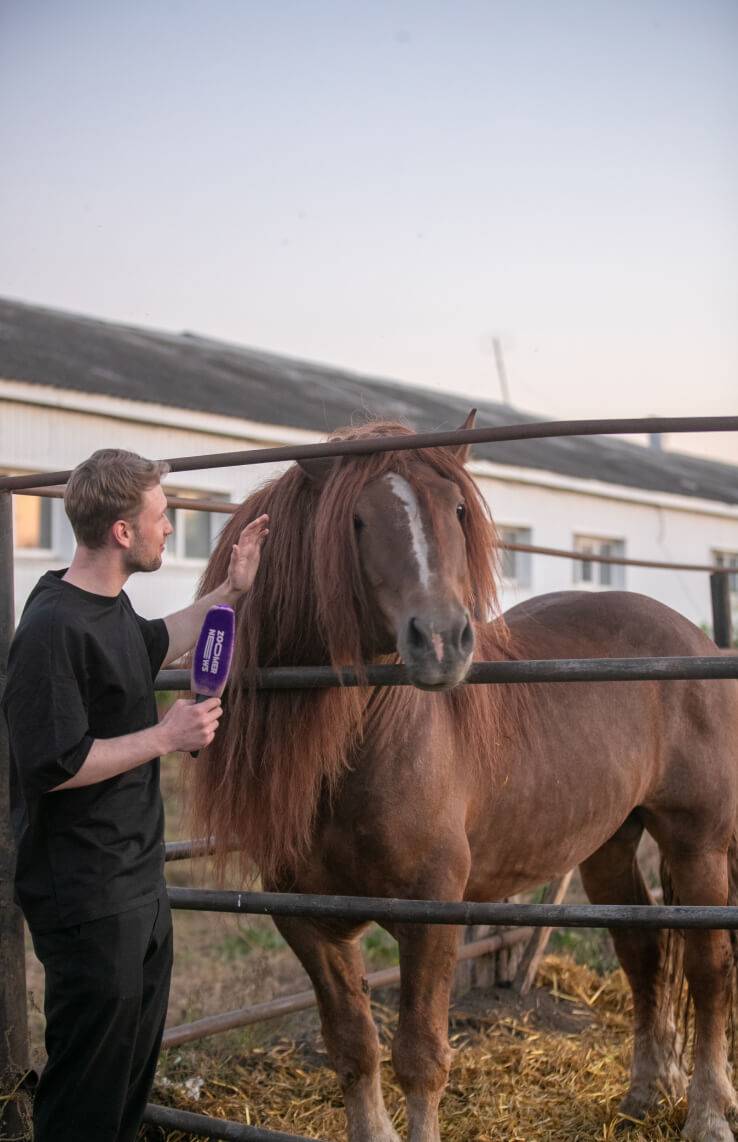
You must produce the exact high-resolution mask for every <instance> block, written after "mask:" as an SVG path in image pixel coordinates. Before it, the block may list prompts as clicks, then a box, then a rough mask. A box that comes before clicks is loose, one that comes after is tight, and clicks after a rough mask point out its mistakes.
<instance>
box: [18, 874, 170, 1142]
mask: <svg viewBox="0 0 738 1142" xmlns="http://www.w3.org/2000/svg"><path fill="white" fill-rule="evenodd" d="M33 945H34V948H35V951H36V955H37V956H38V958H39V959H40V960H41V962H42V964H43V965H44V968H45V970H46V996H45V1011H46V1050H47V1053H48V1057H49V1058H48V1062H47V1064H46V1066H45V1067H44V1070H43V1073H42V1075H41V1079H40V1081H39V1085H38V1089H37V1091H36V1097H35V1099H34V1109H33V1126H34V1140H35V1142H134V1139H135V1137H136V1134H137V1132H138V1127H139V1124H140V1122H141V1116H142V1115H143V1112H144V1107H145V1106H146V1101H147V1099H148V1096H149V1091H150V1089H151V1084H152V1082H153V1081H154V1072H155V1070H156V1061H157V1058H158V1055H159V1047H160V1045H161V1037H162V1033H163V1030H164V1019H165V1017H166V1012H167V999H168V996H169V977H170V974H171V967H172V920H171V914H170V911H169V901H168V900H167V897H166V893H163V894H162V896H161V897H160V898H159V900H155V901H154V902H153V903H151V904H145V905H143V907H141V908H134V909H132V910H131V911H130V912H123V913H121V914H120V915H116V916H107V917H105V918H104V919H102V920H91V921H89V922H88V923H85V924H80V925H78V926H77V927H73V928H64V929H62V930H60V931H56V932H44V933H41V934H39V933H35V934H34V935H33Z"/></svg>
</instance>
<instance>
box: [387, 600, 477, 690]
mask: <svg viewBox="0 0 738 1142" xmlns="http://www.w3.org/2000/svg"><path fill="white" fill-rule="evenodd" d="M397 649H398V650H399V652H400V654H401V656H402V659H403V662H404V663H405V665H406V667H407V672H408V677H409V679H410V681H411V682H412V684H413V686H417V687H418V689H420V690H451V689H453V687H454V686H458V684H459V683H460V682H463V680H464V678H465V677H466V675H467V673H468V671H469V667H470V666H471V661H472V653H473V651H474V629H473V627H472V624H471V619H470V616H469V612H468V611H467V610H466V609H465V608H463V609H461V610H460V612H459V613H457V614H455V615H454V616H453V618H451V619H449V618H448V616H446V617H445V621H443V622H441V621H439V619H438V617H437V616H432V615H431V616H422V615H417V614H416V615H413V616H412V617H411V618H410V619H408V621H407V623H406V624H405V629H404V630H403V631H402V634H401V635H400V638H399V639H398V645H397Z"/></svg>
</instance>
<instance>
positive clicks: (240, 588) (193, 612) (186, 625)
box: [162, 515, 269, 666]
mask: <svg viewBox="0 0 738 1142" xmlns="http://www.w3.org/2000/svg"><path fill="white" fill-rule="evenodd" d="M268 522H269V516H267V515H260V516H259V517H258V518H257V519H254V520H252V521H251V523H247V524H246V527H245V528H244V529H243V531H242V532H241V534H240V535H239V537H238V543H234V544H233V548H232V550H231V558H230V562H229V564H228V571H227V573H226V577H225V579H224V580H223V582H222V583H221V584H220V586H219V587H216V588H215V590H214V591H210V592H209V593H208V594H207V595H202V596H201V597H200V598H199V599H197V600H196V601H195V602H194V603H192V604H191V605H190V606H189V607H185V608H184V610H182V611H176V612H175V613H174V614H173V615H167V616H166V618H165V619H164V622H165V623H166V625H167V631H168V633H169V649H168V651H167V656H166V658H165V659H164V662H163V663H162V665H163V666H168V665H169V663H170V662H176V660H177V659H178V658H179V657H180V655H182V654H184V653H185V651H187V650H191V649H192V647H193V646H194V645H195V643H196V641H197V636H198V634H199V632H200V627H201V626H202V624H203V622H204V621H205V615H206V614H207V613H208V611H209V610H210V608H211V607H212V606H215V604H216V603H226V604H227V605H228V606H229V607H234V606H235V605H236V603H237V602H238V600H239V598H240V597H241V595H243V593H244V592H245V591H248V589H249V587H250V586H251V584H252V583H253V581H254V578H255V577H256V572H257V571H258V569H259V560H260V559H261V545H262V544H263V542H264V540H265V539H266V537H267V536H268V535H269V528H268V527H267V524H268Z"/></svg>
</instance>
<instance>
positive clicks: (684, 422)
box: [0, 416, 738, 492]
mask: <svg viewBox="0 0 738 1142" xmlns="http://www.w3.org/2000/svg"><path fill="white" fill-rule="evenodd" d="M736 430H738V416H650V417H640V418H633V417H627V418H619V419H609V420H543V421H532V422H530V423H529V424H509V425H503V426H501V427H497V428H464V429H456V430H453V431H448V432H417V433H413V434H411V435H408V436H383V437H379V436H375V437H371V438H365V439H363V440H331V441H322V442H321V443H319V444H297V445H294V444H293V445H287V446H285V447H279V448H250V449H248V450H246V451H242V452H219V453H215V454H211V455H205V456H174V457H171V458H169V459H167V461H166V462H167V463H168V464H169V467H170V469H171V471H172V472H195V471H197V470H198V469H202V468H235V467H240V466H241V465H246V464H272V463H277V462H280V461H283V460H306V459H310V458H314V457H319V456H367V455H369V454H371V453H373V452H407V451H411V450H412V449H415V448H439V447H452V446H454V445H459V444H492V443H502V442H503V441H510V440H542V439H544V438H548V437H554V436H602V435H607V434H610V435H619V436H627V435H635V436H643V435H648V434H649V433H652V432H669V433H674V432H732V431H736ZM70 474H71V470H70V469H67V470H66V471H64V472H45V473H40V474H37V475H30V476H2V477H0V492H1V491H8V492H12V491H20V490H21V489H23V488H34V487H42V486H47V487H49V486H53V485H54V484H65V483H66V482H67V479H68V478H69V476H70Z"/></svg>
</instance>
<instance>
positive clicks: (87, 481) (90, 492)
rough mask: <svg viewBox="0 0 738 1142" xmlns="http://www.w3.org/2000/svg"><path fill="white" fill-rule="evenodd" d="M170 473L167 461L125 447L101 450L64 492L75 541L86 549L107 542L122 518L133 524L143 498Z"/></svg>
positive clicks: (82, 466)
mask: <svg viewBox="0 0 738 1142" xmlns="http://www.w3.org/2000/svg"><path fill="white" fill-rule="evenodd" d="M168 471H169V465H168V464H167V463H166V461H164V460H146V459H144V457H143V456H139V455H137V453H135V452H126V451H124V450H123V449H121V448H100V449H99V450H98V451H97V452H93V454H92V456H90V458H89V459H88V460H83V461H82V463H81V464H78V465H77V467H76V468H75V469H74V471H73V472H72V474H71V476H70V477H69V480H68V482H67V486H66V489H65V492H64V508H65V510H66V513H67V515H68V516H69V521H70V523H71V525H72V529H73V531H74V535H75V538H76V540H77V542H78V543H81V544H82V545H83V546H84V547H90V548H98V547H102V546H103V544H104V543H105V537H106V536H107V534H108V531H109V529H110V528H111V527H112V525H113V524H114V523H115V521H116V520H118V519H125V520H127V521H128V522H133V521H134V520H135V519H136V517H137V516H138V514H139V512H140V511H141V507H142V503H141V501H142V497H143V494H144V492H146V491H148V490H149V488H154V487H156V485H157V484H158V483H160V481H161V479H162V477H163V476H165V475H166V474H167V472H168Z"/></svg>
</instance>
